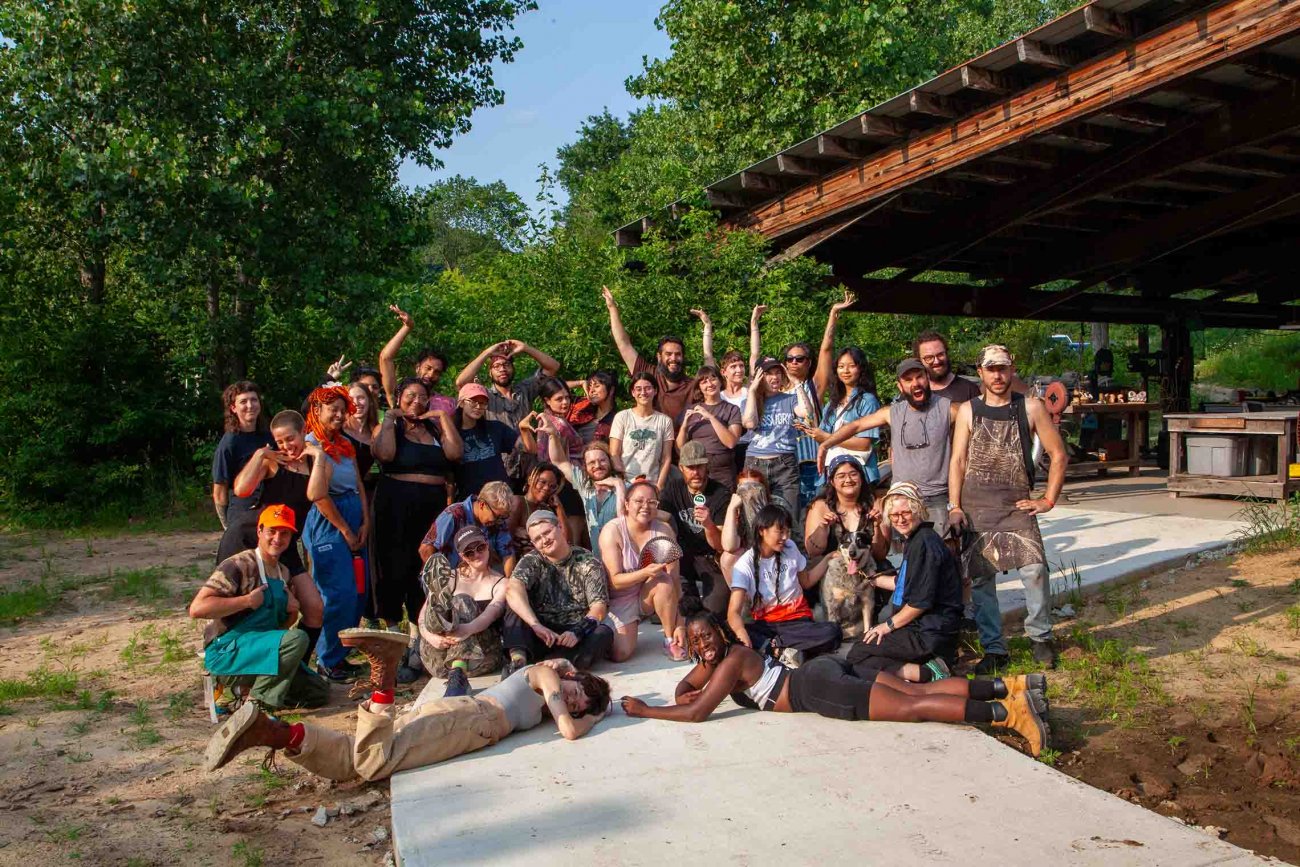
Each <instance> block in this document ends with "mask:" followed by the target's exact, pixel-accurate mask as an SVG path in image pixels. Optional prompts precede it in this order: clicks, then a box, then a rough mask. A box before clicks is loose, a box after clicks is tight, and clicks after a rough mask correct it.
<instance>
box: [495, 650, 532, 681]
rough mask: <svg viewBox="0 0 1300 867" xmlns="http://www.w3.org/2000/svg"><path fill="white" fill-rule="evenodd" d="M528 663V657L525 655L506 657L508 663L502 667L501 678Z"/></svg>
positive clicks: (503, 678)
mask: <svg viewBox="0 0 1300 867" xmlns="http://www.w3.org/2000/svg"><path fill="white" fill-rule="evenodd" d="M527 665H528V659H527V657H524V656H514V655H511V656H510V657H508V658H507V659H506V664H505V665H504V666H503V667H502V669H501V679H502V680H505V679H506V678H507V677H509V676H510V675H512V674H514V673H515V672H516V671H518V670H519V669H521V668H524V667H525V666H527Z"/></svg>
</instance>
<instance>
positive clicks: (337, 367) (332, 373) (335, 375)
mask: <svg viewBox="0 0 1300 867" xmlns="http://www.w3.org/2000/svg"><path fill="white" fill-rule="evenodd" d="M345 354H346V353H345ZM343 358H344V356H343V355H340V356H339V360H338V361H336V362H334V363H333V364H331V365H330V366H329V367H327V368H326V369H325V375H326V376H328V377H329V378H330V379H336V380H337V379H342V378H343V371H345V370H347V369H348V368H349V367H351V366H352V362H350V361H349V362H348V363H347V364H344V363H343Z"/></svg>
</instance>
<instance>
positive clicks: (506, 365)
mask: <svg viewBox="0 0 1300 867" xmlns="http://www.w3.org/2000/svg"><path fill="white" fill-rule="evenodd" d="M488 376H489V377H490V378H491V380H492V384H493V385H500V386H506V385H509V384H510V383H512V382H514V381H515V363H514V361H513V360H512V359H509V358H505V357H503V356H500V355H498V356H496V357H495V358H493V359H492V365H491V366H490V367H489V368H488Z"/></svg>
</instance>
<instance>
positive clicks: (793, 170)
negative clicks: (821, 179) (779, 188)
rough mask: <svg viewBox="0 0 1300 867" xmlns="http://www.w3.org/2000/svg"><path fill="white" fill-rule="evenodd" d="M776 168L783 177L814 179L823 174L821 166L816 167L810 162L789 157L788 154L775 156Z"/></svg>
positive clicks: (801, 158)
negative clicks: (794, 176) (796, 176)
mask: <svg viewBox="0 0 1300 867" xmlns="http://www.w3.org/2000/svg"><path fill="white" fill-rule="evenodd" d="M776 167H777V169H778V170H779V171H780V172H781V174H783V175H799V176H801V177H805V178H815V177H817V176H818V175H821V174H822V173H823V172H825V169H824V168H823V167H822V166H819V165H817V164H816V163H814V162H813V161H812V160H806V159H804V158H803V157H794V156H790V155H789V154H777V155H776Z"/></svg>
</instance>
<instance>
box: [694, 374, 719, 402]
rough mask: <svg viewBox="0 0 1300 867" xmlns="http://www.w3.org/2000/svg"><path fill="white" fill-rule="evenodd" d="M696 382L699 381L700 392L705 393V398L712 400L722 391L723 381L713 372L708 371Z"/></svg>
mask: <svg viewBox="0 0 1300 867" xmlns="http://www.w3.org/2000/svg"><path fill="white" fill-rule="evenodd" d="M696 382H698V383H699V386H700V394H702V395H704V399H705V400H708V401H712V400H713V399H714V398H716V397H717V396H718V395H720V394H721V393H722V383H721V382H719V381H718V378H717V377H716V376H714V375H713V374H711V373H706V374H705V375H704V376H701V377H700V378H699V379H698V380H696Z"/></svg>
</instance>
